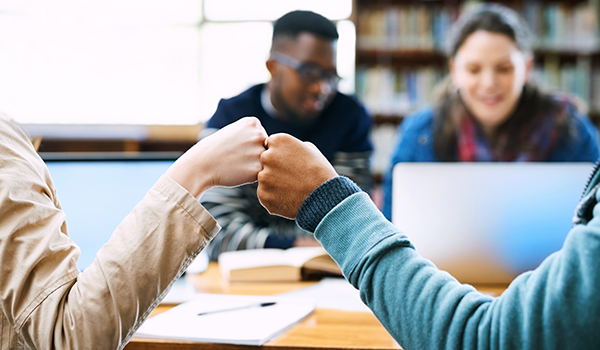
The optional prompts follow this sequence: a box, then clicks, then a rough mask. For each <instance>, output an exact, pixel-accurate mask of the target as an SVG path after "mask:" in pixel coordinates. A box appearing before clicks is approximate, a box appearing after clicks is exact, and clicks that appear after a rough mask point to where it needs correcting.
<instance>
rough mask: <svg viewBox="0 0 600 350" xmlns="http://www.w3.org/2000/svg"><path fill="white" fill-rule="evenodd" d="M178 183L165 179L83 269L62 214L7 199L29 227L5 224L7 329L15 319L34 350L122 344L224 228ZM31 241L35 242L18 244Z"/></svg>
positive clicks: (15, 326) (0, 245)
mask: <svg viewBox="0 0 600 350" xmlns="http://www.w3.org/2000/svg"><path fill="white" fill-rule="evenodd" d="M178 187H179V186H178V185H177V184H175V183H174V182H173V181H171V180H170V179H168V178H163V179H161V181H159V182H158V183H157V185H156V186H155V187H154V188H153V189H152V190H151V191H150V192H149V193H148V195H147V196H146V198H145V199H144V200H143V201H142V202H141V203H140V204H139V205H138V206H137V207H136V208H135V209H134V210H133V211H132V213H131V214H130V215H128V216H127V217H126V218H125V220H124V221H123V222H122V223H121V224H120V225H119V227H118V228H117V230H116V231H115V232H114V234H113V236H112V237H111V239H110V240H109V242H108V243H107V245H105V246H104V247H103V248H102V249H101V250H100V251H99V252H98V255H97V258H96V260H95V261H94V262H93V264H92V265H91V266H90V267H89V268H87V269H86V270H85V271H83V272H82V273H79V272H78V269H77V259H78V257H79V249H78V248H77V247H76V245H75V244H74V243H73V241H71V240H70V239H69V238H68V236H67V235H66V234H65V232H62V231H61V227H64V226H63V220H64V213H62V211H60V210H58V209H57V208H55V207H53V206H52V205H46V204H42V203H36V204H35V205H33V206H32V207H29V210H20V209H24V208H23V206H22V205H21V204H23V203H25V202H24V200H20V199H17V198H16V196H18V195H15V196H13V197H12V198H11V199H6V197H5V200H4V201H3V203H2V204H3V207H4V209H5V210H10V208H12V209H13V213H15V215H20V216H21V218H22V220H20V221H21V222H27V223H28V224H27V225H25V226H24V227H17V226H11V222H13V221H12V220H13V219H15V220H16V216H12V217H11V220H10V221H4V222H3V225H2V227H3V230H2V239H1V240H0V248H1V250H2V253H1V254H0V256H1V257H2V277H3V284H2V287H1V292H2V304H3V306H2V307H3V311H4V314H5V315H6V317H7V320H8V322H9V323H4V324H3V325H2V327H3V331H6V329H4V326H9V324H10V327H11V328H12V329H14V330H15V331H16V332H17V333H18V334H19V335H20V337H22V338H23V340H24V341H25V342H26V343H27V344H28V345H29V346H30V347H32V348H48V347H53V348H57V349H88V348H99V347H100V348H112V349H117V348H122V347H123V346H124V345H125V344H126V342H127V341H128V339H129V338H130V337H131V335H132V334H133V332H134V331H135V329H136V328H137V327H138V326H139V325H140V324H141V323H142V322H143V321H144V320H145V319H146V317H147V316H148V314H149V313H150V312H151V311H152V309H153V308H154V307H155V306H156V304H157V303H158V302H159V299H160V298H161V297H162V295H164V293H166V289H167V288H168V287H169V286H170V284H171V283H172V282H173V281H174V280H175V279H176V278H177V277H178V276H179V275H180V274H181V272H182V271H183V270H184V269H185V267H186V266H187V265H188V264H189V262H190V261H191V260H192V259H193V257H194V256H195V254H197V253H198V252H199V251H200V250H201V248H202V247H203V246H204V245H205V244H206V243H207V242H208V240H209V239H210V237H211V236H212V235H214V234H215V231H216V230H217V229H218V227H217V226H216V225H215V223H214V221H213V220H212V219H211V218H210V215H209V214H208V213H207V212H206V211H204V210H203V209H202V208H201V206H200V205H199V204H198V203H197V201H196V200H195V199H194V198H193V197H192V196H191V195H190V194H188V193H187V192H186V191H185V190H183V188H180V187H179V188H178ZM19 193H20V192H19ZM48 204H49V203H48ZM18 208H19V209H18ZM16 213H18V214H16ZM5 218H6V217H5ZM36 220H39V221H36ZM15 222H16V221H15ZM36 222H37V224H36ZM39 222H44V225H39ZM24 239H26V241H27V242H28V243H29V244H30V245H29V246H27V245H13V243H11V242H16V241H20V240H24Z"/></svg>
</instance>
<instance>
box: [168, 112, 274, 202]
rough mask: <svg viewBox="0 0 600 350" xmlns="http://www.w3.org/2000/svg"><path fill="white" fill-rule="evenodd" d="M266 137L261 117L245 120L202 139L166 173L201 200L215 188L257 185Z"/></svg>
mask: <svg viewBox="0 0 600 350" xmlns="http://www.w3.org/2000/svg"><path fill="white" fill-rule="evenodd" d="M266 138H267V133H266V131H265V129H264V128H263V127H262V125H261V124H260V121H259V120H258V119H257V118H254V117H246V118H242V119H240V120H238V121H236V122H235V123H232V124H229V125H227V126H226V127H224V128H223V129H221V130H219V131H217V132H215V133H214V134H212V135H210V136H208V137H206V138H204V139H202V140H200V141H199V142H198V143H196V144H195V145H194V146H193V147H192V148H190V149H189V150H188V151H187V152H186V153H185V154H183V155H182V156H181V157H180V158H179V159H178V160H177V161H176V162H175V163H174V164H173V165H172V166H171V167H170V168H169V170H167V173H166V174H167V175H168V176H169V177H171V178H172V179H173V180H175V181H176V182H178V183H179V184H180V185H181V186H183V187H184V188H185V189H186V190H188V191H189V192H190V193H191V194H192V195H194V196H195V197H197V198H198V197H200V196H201V195H202V193H203V192H204V191H205V190H207V189H209V188H211V187H214V186H225V187H233V186H239V185H243V184H246V183H250V182H255V181H256V178H257V174H258V172H259V171H260V170H261V169H262V165H261V163H260V154H261V153H262V152H264V151H265V140H266Z"/></svg>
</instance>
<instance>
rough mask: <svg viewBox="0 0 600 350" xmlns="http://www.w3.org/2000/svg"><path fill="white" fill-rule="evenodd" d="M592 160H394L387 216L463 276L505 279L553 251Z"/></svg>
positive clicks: (477, 280)
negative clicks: (396, 162)
mask: <svg viewBox="0 0 600 350" xmlns="http://www.w3.org/2000/svg"><path fill="white" fill-rule="evenodd" d="M592 168H593V164H591V163H400V164H398V165H396V166H395V167H394V172H393V190H392V191H393V192H392V193H393V194H392V223H393V224H394V225H395V226H397V227H398V228H400V229H401V230H402V231H403V232H404V233H405V234H406V235H407V236H408V237H409V239H410V241H411V242H412V243H413V245H414V246H415V248H416V250H417V252H419V253H420V254H421V255H422V256H423V257H425V258H427V259H429V260H431V261H432V262H433V263H434V264H435V265H436V266H437V267H438V268H440V269H442V270H445V271H448V272H449V273H450V274H451V275H453V276H454V277H456V278H457V279H458V280H459V281H460V282H462V283H470V284H508V283H510V282H511V281H512V280H513V279H514V278H515V277H516V276H517V275H519V274H521V273H522V272H525V271H528V270H532V269H535V268H536V267H537V266H538V265H539V264H540V263H541V262H542V261H543V260H544V259H545V258H546V257H547V256H548V255H550V254H552V253H553V252H555V251H558V250H559V249H560V248H561V247H562V244H563V242H564V239H565V237H566V235H567V233H568V232H569V230H570V229H571V227H572V218H573V215H574V212H575V207H576V206H577V204H578V202H579V199H580V197H581V196H582V194H583V190H584V186H585V184H586V182H587V179H588V178H589V176H590V174H591V172H592Z"/></svg>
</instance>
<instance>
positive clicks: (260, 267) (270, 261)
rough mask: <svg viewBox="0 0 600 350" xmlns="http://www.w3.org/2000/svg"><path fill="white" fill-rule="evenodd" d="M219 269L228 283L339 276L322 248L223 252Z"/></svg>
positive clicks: (331, 260)
mask: <svg viewBox="0 0 600 350" xmlns="http://www.w3.org/2000/svg"><path fill="white" fill-rule="evenodd" d="M219 269H220V270H221V275H222V276H223V278H224V279H226V280H229V281H230V282H291V281H301V280H314V279H319V278H321V277H325V276H329V277H332V276H338V277H341V276H342V272H341V270H340V268H339V266H338V265H337V264H336V263H335V261H333V259H332V258H331V257H330V256H329V254H327V252H326V251H325V249H323V247H297V248H289V249H286V250H283V249H249V250H238V251H232V252H223V253H221V254H220V255H219Z"/></svg>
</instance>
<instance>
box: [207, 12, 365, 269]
mask: <svg viewBox="0 0 600 350" xmlns="http://www.w3.org/2000/svg"><path fill="white" fill-rule="evenodd" d="M338 37H339V35H338V32H337V29H336V27H335V25H334V24H333V23H332V22H331V21H329V20H328V19H326V18H325V17H323V16H321V15H319V14H316V13H314V12H310V11H293V12H290V13H287V14H285V15H284V16H282V17H281V18H279V19H278V20H277V21H276V22H275V24H274V28H273V40H272V46H271V53H270V57H269V59H268V60H267V63H266V64H267V69H268V70H269V72H270V73H271V80H270V81H269V82H268V83H266V84H259V85H256V86H253V87H251V88H250V89H248V90H246V91H245V92H243V93H241V94H240V95H238V96H235V97H233V98H231V99H223V100H221V101H220V102H219V106H218V107H217V111H216V112H215V114H214V115H213V116H212V118H211V119H210V120H209V121H208V122H207V124H206V128H205V130H204V131H203V133H202V136H205V135H208V134H210V133H211V132H214V131H215V130H217V129H220V128H222V127H224V126H225V125H228V124H230V123H233V122H235V121H236V120H238V119H240V118H242V117H244V116H256V117H257V118H258V119H259V120H260V122H261V123H262V125H263V126H264V128H265V130H266V131H267V133H268V134H269V135H272V134H276V133H282V132H283V133H287V134H291V135H293V136H295V137H296V138H298V139H300V140H303V141H310V142H312V143H313V144H315V145H316V146H317V147H318V148H319V150H320V151H321V152H322V153H323V154H324V155H325V156H326V157H327V159H328V160H329V161H330V162H331V163H332V164H333V166H334V167H335V168H336V170H337V171H338V173H340V174H341V175H346V176H348V177H350V178H351V179H352V180H354V181H355V182H356V183H358V184H359V185H360V186H361V187H362V188H363V189H364V190H366V191H368V190H369V189H370V184H371V174H370V172H369V156H370V154H371V151H372V145H371V141H370V139H369V133H370V127H371V120H370V118H369V116H368V114H367V112H366V110H365V108H364V107H363V106H362V105H361V104H359V103H358V102H357V101H356V100H355V99H354V98H352V97H349V96H346V95H344V94H342V93H340V92H338V91H337V83H338V81H339V79H340V78H339V76H338V75H337V72H336V46H337V39H338ZM256 186H257V185H256V184H252V185H245V186H242V187H239V188H234V189H230V188H215V189H212V190H211V191H208V192H207V193H205V194H204V196H203V197H202V204H203V205H204V206H205V207H206V208H207V209H208V210H209V212H210V213H211V214H212V215H213V216H214V217H215V218H216V219H217V221H218V222H219V224H220V225H221V226H222V230H221V232H220V233H219V235H217V237H215V239H214V240H213V241H212V243H211V244H210V245H209V247H208V252H209V254H210V256H211V258H212V259H213V260H216V259H217V257H218V255H219V253H220V252H222V251H231V250H241V249H259V248H283V249H286V248H290V247H294V246H307V245H318V242H317V241H316V240H315V239H314V238H313V236H312V234H311V233H309V232H306V231H303V230H302V229H300V228H299V227H298V226H296V224H295V222H294V221H291V220H288V219H284V218H281V217H277V216H271V215H270V214H269V213H268V212H267V211H266V210H265V209H264V208H263V207H262V206H261V205H260V203H259V201H258V198H257V195H256Z"/></svg>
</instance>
